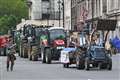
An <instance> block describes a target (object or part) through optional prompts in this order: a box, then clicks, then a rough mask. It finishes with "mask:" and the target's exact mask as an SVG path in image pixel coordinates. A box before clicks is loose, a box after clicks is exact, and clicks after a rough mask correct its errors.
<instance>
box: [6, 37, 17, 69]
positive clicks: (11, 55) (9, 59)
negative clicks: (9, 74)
mask: <svg viewBox="0 0 120 80" xmlns="http://www.w3.org/2000/svg"><path fill="white" fill-rule="evenodd" d="M7 48H8V54H7V61H6V64H7V71H9V67H10V70H11V71H13V66H14V61H15V60H16V56H15V53H16V51H15V45H14V44H13V43H12V40H11V39H10V41H9V43H8V46H7ZM10 63H11V66H10Z"/></svg>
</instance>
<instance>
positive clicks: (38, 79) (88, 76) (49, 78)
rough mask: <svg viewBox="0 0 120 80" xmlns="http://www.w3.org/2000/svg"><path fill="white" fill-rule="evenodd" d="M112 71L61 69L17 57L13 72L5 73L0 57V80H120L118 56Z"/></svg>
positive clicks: (115, 57)
mask: <svg viewBox="0 0 120 80" xmlns="http://www.w3.org/2000/svg"><path fill="white" fill-rule="evenodd" d="M112 58H113V69H112V71H108V70H98V69H91V70H90V71H86V70H77V69H76V68H75V65H71V66H70V68H68V69H67V68H63V66H62V64H60V63H59V62H58V61H57V62H56V61H55V62H53V64H42V63H41V61H36V62H35V61H29V60H28V59H23V58H20V57H17V60H16V63H15V66H14V71H12V72H11V71H9V72H7V71H6V57H0V80H120V54H117V55H114V56H113V57H112Z"/></svg>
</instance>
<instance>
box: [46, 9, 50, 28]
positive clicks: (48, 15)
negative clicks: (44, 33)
mask: <svg viewBox="0 0 120 80" xmlns="http://www.w3.org/2000/svg"><path fill="white" fill-rule="evenodd" d="M49 10H50V8H47V26H49V17H50V14H49V13H50V11H49Z"/></svg>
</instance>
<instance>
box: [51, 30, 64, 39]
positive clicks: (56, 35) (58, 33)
mask: <svg viewBox="0 0 120 80" xmlns="http://www.w3.org/2000/svg"><path fill="white" fill-rule="evenodd" d="M56 39H62V40H64V39H65V32H64V30H62V29H54V30H50V40H56Z"/></svg>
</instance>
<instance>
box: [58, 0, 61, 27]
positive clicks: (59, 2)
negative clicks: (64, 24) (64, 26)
mask: <svg viewBox="0 0 120 80" xmlns="http://www.w3.org/2000/svg"><path fill="white" fill-rule="evenodd" d="M60 4H61V1H60V0H59V1H58V5H59V8H58V9H59V27H60V26H61V25H60V24H61V23H60V20H61V11H60V10H61V9H60Z"/></svg>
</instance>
